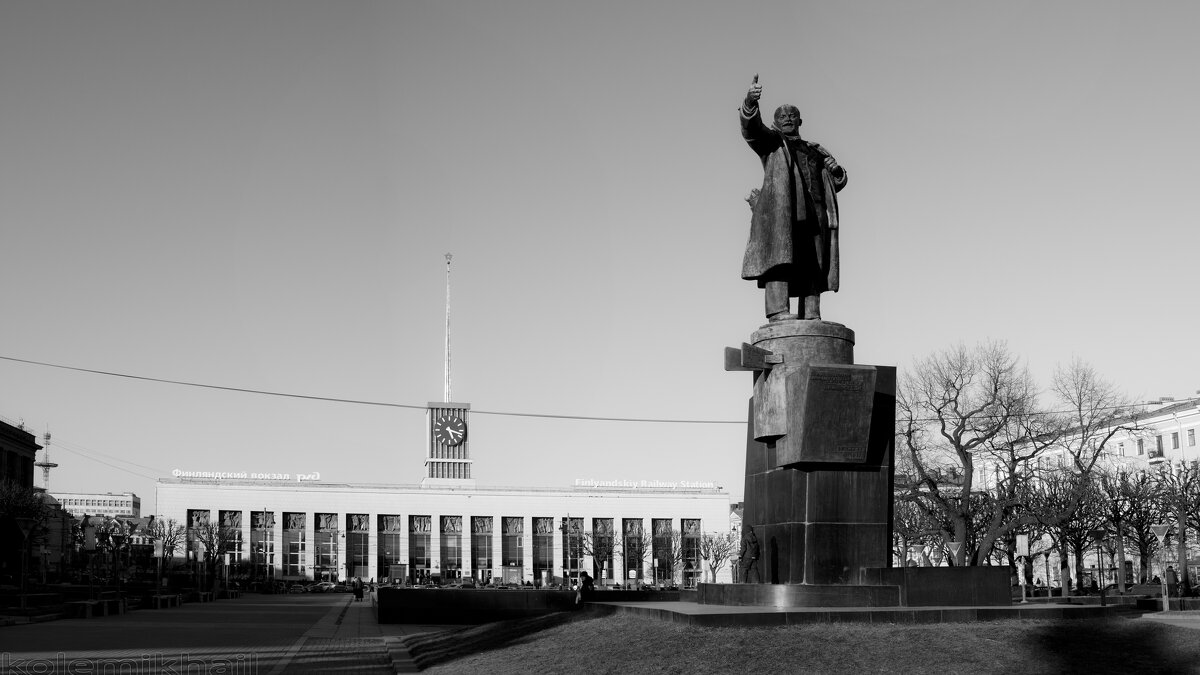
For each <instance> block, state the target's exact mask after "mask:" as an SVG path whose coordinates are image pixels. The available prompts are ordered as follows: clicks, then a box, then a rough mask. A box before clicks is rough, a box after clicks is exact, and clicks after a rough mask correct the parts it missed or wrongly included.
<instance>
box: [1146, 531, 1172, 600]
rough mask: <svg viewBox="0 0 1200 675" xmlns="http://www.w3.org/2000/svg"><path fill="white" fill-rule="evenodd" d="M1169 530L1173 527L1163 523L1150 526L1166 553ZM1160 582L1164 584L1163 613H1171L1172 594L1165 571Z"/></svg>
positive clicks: (1160, 546)
mask: <svg viewBox="0 0 1200 675" xmlns="http://www.w3.org/2000/svg"><path fill="white" fill-rule="evenodd" d="M1169 529H1171V526H1170V525H1166V524H1163V523H1159V524H1156V525H1151V526H1150V531H1151V532H1153V533H1154V536H1155V537H1157V538H1158V545H1159V548H1160V549H1161V550H1163V551H1164V552H1165V551H1166V542H1167V530H1169ZM1159 580H1160V581H1161V583H1162V599H1163V611H1164V612H1169V611H1171V593H1170V591H1169V589H1168V588H1167V573H1166V572H1165V571H1164V572H1163V574H1162V576H1160V577H1159Z"/></svg>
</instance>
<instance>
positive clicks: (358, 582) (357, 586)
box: [354, 577, 363, 602]
mask: <svg viewBox="0 0 1200 675" xmlns="http://www.w3.org/2000/svg"><path fill="white" fill-rule="evenodd" d="M362 599H363V582H362V577H354V601H355V602H358V601H359V600H362Z"/></svg>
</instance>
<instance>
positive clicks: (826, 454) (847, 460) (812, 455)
mask: <svg viewBox="0 0 1200 675" xmlns="http://www.w3.org/2000/svg"><path fill="white" fill-rule="evenodd" d="M788 393H789V396H788V400H789V401H790V402H791V406H790V409H789V410H788V425H787V428H788V436H789V438H788V441H789V442H788V443H786V444H782V445H785V446H786V447H785V449H784V451H783V452H782V453H781V454H780V456H779V458H778V463H779V465H781V466H782V465H786V464H794V463H796V462H833V463H839V464H862V463H863V462H865V461H867V446H868V440H869V439H870V436H871V408H872V402H873V400H874V397H875V367H874V366H852V365H832V364H831V365H818V364H813V365H809V366H808V367H807V368H803V369H800V370H798V371H796V372H793V373H791V374H790V375H789V377H788ZM797 441H798V442H797Z"/></svg>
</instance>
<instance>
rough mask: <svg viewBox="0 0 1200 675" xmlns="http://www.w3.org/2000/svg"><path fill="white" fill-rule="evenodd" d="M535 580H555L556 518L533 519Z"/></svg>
mask: <svg viewBox="0 0 1200 675" xmlns="http://www.w3.org/2000/svg"><path fill="white" fill-rule="evenodd" d="M533 582H534V584H536V585H538V586H542V585H545V584H549V583H553V582H554V518H550V517H536V518H534V519H533Z"/></svg>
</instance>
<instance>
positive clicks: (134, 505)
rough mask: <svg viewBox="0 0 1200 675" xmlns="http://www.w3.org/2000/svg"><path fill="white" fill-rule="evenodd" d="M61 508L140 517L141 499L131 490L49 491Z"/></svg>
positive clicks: (77, 513) (74, 513) (79, 512)
mask: <svg viewBox="0 0 1200 675" xmlns="http://www.w3.org/2000/svg"><path fill="white" fill-rule="evenodd" d="M50 494H51V495H52V496H53V497H54V498H55V499H57V500H58V503H59V504H60V505H61V506H62V508H63V510H65V511H66V512H67V513H70V514H71V515H72V516H75V517H76V518H78V517H81V516H83V515H89V516H109V517H112V518H116V517H118V516H119V517H121V518H140V517H141V515H142V500H141V498H139V497H138V496H137V495H135V494H133V493H132V492H51V493H50Z"/></svg>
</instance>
